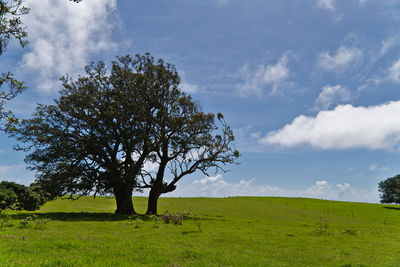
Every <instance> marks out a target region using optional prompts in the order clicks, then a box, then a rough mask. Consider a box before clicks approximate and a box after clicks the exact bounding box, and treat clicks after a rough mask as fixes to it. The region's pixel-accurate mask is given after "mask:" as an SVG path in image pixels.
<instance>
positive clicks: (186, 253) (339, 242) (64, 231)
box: [0, 197, 400, 266]
mask: <svg viewBox="0 0 400 267" xmlns="http://www.w3.org/2000/svg"><path fill="white" fill-rule="evenodd" d="M146 200H147V199H146V198H134V204H135V209H136V211H137V212H139V213H144V212H145V208H146ZM189 208H190V209H191V210H192V211H193V213H196V216H194V215H191V216H189V217H187V218H185V220H184V221H183V224H182V225H177V226H175V225H173V224H165V223H163V222H162V221H155V220H154V219H153V218H151V217H146V216H137V217H133V218H132V217H131V218H129V217H128V216H121V217H117V216H114V215H113V211H114V209H115V201H114V199H113V198H107V197H97V198H96V199H93V198H92V197H84V198H81V199H79V200H77V201H70V200H56V201H52V202H49V203H47V204H46V205H45V206H43V207H42V209H41V210H40V211H39V212H33V213H30V212H18V213H13V214H12V215H11V220H10V221H9V222H8V223H7V224H6V225H5V226H3V227H2V228H1V229H0V266H25V265H28V266H29V265H31V266H37V265H39V266H400V208H397V207H396V206H393V205H379V204H365V203H350V202H335V201H324V200H315V199H301V198H269V197H268V198H255V197H233V198H221V199H213V198H162V199H160V203H159V212H160V213H163V212H164V211H165V210H169V211H170V212H176V211H178V212H184V211H185V210H187V209H189ZM32 214H36V215H37V216H38V219H37V220H36V221H37V222H39V221H41V222H44V220H45V219H50V221H48V222H47V223H46V224H45V225H43V226H40V225H39V226H38V227H36V222H34V221H33V222H28V225H27V226H26V227H24V226H21V221H22V223H23V222H26V220H25V221H24V219H25V218H26V217H27V216H29V215H32ZM35 228H39V229H35Z"/></svg>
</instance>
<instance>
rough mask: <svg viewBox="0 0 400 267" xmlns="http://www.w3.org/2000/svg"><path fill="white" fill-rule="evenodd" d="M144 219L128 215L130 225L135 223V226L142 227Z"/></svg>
mask: <svg viewBox="0 0 400 267" xmlns="http://www.w3.org/2000/svg"><path fill="white" fill-rule="evenodd" d="M141 222H142V220H141V219H139V218H138V217H137V216H129V217H128V225H134V226H133V227H134V228H140V224H141Z"/></svg>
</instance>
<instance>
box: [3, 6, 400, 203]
mask: <svg viewBox="0 0 400 267" xmlns="http://www.w3.org/2000/svg"><path fill="white" fill-rule="evenodd" d="M25 3H26V5H27V6H29V7H30V8H31V12H30V14H29V15H26V16H25V17H24V18H23V21H24V23H25V25H26V30H27V32H28V36H29V41H30V43H29V45H28V46H27V47H25V48H23V49H22V48H20V47H19V46H18V45H17V44H16V43H12V44H11V45H10V46H9V47H8V50H7V51H6V52H5V53H4V54H3V55H2V56H1V58H0V72H5V71H12V72H13V73H15V75H16V77H17V78H19V79H21V80H23V81H25V82H26V85H27V87H28V90H27V91H26V92H24V93H23V94H22V95H20V96H18V97H17V98H16V99H14V100H13V101H11V102H10V103H9V104H8V106H7V107H8V108H10V109H12V110H13V111H14V112H15V113H16V114H17V115H18V116H19V117H21V118H29V117H30V115H31V114H32V112H33V111H34V109H35V107H36V105H37V104H38V103H43V104H50V103H52V101H53V99H55V98H57V97H58V91H59V90H60V89H61V83H60V81H59V78H60V77H61V76H63V75H66V74H68V75H70V76H72V77H75V78H76V77H77V76H78V75H82V74H83V73H84V71H83V70H84V66H85V65H86V64H88V63H90V62H91V61H98V60H103V61H104V62H106V63H107V64H108V65H109V63H110V62H111V61H112V60H114V59H115V57H116V56H123V55H126V54H131V55H134V54H137V53H141V54H143V53H145V52H150V53H151V54H152V55H153V56H154V57H156V58H163V59H164V60H166V61H167V62H169V63H172V64H174V65H175V66H176V68H177V70H178V73H179V74H180V76H181V78H182V84H181V89H182V90H183V91H185V92H187V93H189V94H191V95H192V96H193V98H194V99H195V100H197V101H198V102H199V103H200V104H201V106H202V108H203V111H205V112H213V113H217V112H221V113H223V114H224V116H225V119H226V121H227V123H228V124H229V125H230V126H231V127H232V128H233V130H234V134H235V136H236V141H235V146H236V148H237V149H238V150H239V151H240V153H241V155H242V156H241V157H240V165H238V166H236V165H232V166H230V172H227V173H217V174H214V173H213V174H212V175H214V176H211V177H205V176H204V175H203V174H201V173H195V174H193V175H191V176H188V177H185V178H184V179H182V180H181V181H180V182H179V183H178V188H177V190H176V191H175V192H172V193H170V194H168V195H166V196H177V197H178V196H209V197H226V196H238V195H245V196H288V197H313V198H322V199H331V200H343V201H358V202H378V201H379V192H378V183H379V182H380V181H382V180H384V179H386V178H389V177H393V176H395V175H397V174H398V173H399V169H400V161H399V159H400V97H399V96H400V49H399V48H400V27H398V25H399V22H400V1H399V0H385V1H382V0H246V1H243V0H168V1H165V0H146V1H144V0H142V1H139V0H96V1H93V0H84V1H83V2H81V3H79V4H76V3H71V2H69V1H67V0H65V1H61V0H26V1H25ZM0 143H1V149H0V180H1V179H5V180H11V181H15V182H19V183H23V184H29V183H31V182H32V181H33V180H34V175H35V174H34V173H33V172H31V171H28V170H26V165H25V163H24V157H25V154H24V153H23V152H17V151H14V150H13V146H15V145H16V141H15V140H13V139H10V138H9V137H7V136H6V135H5V134H0Z"/></svg>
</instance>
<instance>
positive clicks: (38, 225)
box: [19, 214, 50, 230]
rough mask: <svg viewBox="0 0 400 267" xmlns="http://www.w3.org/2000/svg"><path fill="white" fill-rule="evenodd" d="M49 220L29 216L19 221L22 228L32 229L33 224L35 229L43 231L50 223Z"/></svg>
mask: <svg viewBox="0 0 400 267" xmlns="http://www.w3.org/2000/svg"><path fill="white" fill-rule="evenodd" d="M49 221H50V220H49V219H40V218H39V216H37V215H36V214H32V215H30V216H27V217H26V218H24V219H22V220H20V221H19V227H20V228H29V227H31V223H33V224H34V225H33V229H36V230H41V229H44V226H45V225H46V224H47V223H48V222H49Z"/></svg>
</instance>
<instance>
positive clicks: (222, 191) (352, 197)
mask: <svg viewBox="0 0 400 267" xmlns="http://www.w3.org/2000/svg"><path fill="white" fill-rule="evenodd" d="M255 181H256V180H255V179H254V178H253V179H249V180H242V181H240V182H238V183H231V182H228V181H226V180H225V179H224V177H223V176H222V175H217V176H213V177H204V178H203V179H198V180H194V181H193V183H192V184H191V185H187V186H178V187H177V189H176V191H174V192H172V193H171V194H168V196H175V197H179V196H182V197H189V196H190V197H227V196H280V197H307V198H319V199H328V200H341V201H355V202H378V201H379V195H378V191H377V189H374V190H370V191H368V190H364V189H359V188H354V187H352V186H351V185H350V184H348V183H344V184H337V185H334V184H331V183H329V182H327V181H325V180H321V181H317V182H315V184H313V185H311V186H310V187H308V188H306V189H299V190H288V189H284V188H280V187H273V186H269V185H255ZM166 196H167V195H166Z"/></svg>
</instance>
